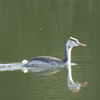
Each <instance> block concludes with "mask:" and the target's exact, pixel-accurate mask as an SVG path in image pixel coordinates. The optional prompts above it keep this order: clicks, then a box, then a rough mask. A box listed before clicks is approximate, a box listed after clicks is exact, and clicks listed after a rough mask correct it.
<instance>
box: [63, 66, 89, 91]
mask: <svg viewBox="0 0 100 100" xmlns="http://www.w3.org/2000/svg"><path fill="white" fill-rule="evenodd" d="M64 70H65V75H66V79H67V86H68V88H69V90H70V91H71V92H79V90H80V89H81V87H84V86H87V84H88V83H87V82H81V83H80V82H74V81H73V78H72V71H71V65H70V64H68V65H67V66H66V67H65V68H64Z"/></svg>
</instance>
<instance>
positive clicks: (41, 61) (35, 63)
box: [21, 37, 86, 67]
mask: <svg viewBox="0 0 100 100" xmlns="http://www.w3.org/2000/svg"><path fill="white" fill-rule="evenodd" d="M74 46H86V45H85V44H82V43H80V42H79V41H78V40H77V39H75V38H73V37H70V38H69V39H68V40H67V42H66V45H65V58H64V60H60V59H58V58H55V57H50V56H38V57H34V58H32V59H30V60H28V61H27V60H23V61H22V62H21V63H22V65H23V66H26V67H42V66H43V67H45V66H46V67H52V66H60V67H63V66H64V65H67V64H69V63H71V50H72V48H73V47H74Z"/></svg>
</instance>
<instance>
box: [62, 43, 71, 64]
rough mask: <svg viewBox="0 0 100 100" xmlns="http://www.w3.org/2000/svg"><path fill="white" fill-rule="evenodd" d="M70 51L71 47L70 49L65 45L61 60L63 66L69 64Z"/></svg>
mask: <svg viewBox="0 0 100 100" xmlns="http://www.w3.org/2000/svg"><path fill="white" fill-rule="evenodd" d="M71 50H72V47H70V46H69V45H68V44H66V47H65V58H64V60H63V62H64V63H65V65H67V64H70V63H71Z"/></svg>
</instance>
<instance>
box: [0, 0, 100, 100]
mask: <svg viewBox="0 0 100 100" xmlns="http://www.w3.org/2000/svg"><path fill="white" fill-rule="evenodd" d="M99 32H100V1H99V0H83V1H82V0H0V63H14V62H21V61H22V60H23V59H30V58H32V57H35V56H42V55H44V56H46V55H48V56H54V57H57V58H60V59H63V55H64V45H65V42H66V40H67V39H68V38H69V37H70V36H73V37H75V38H77V39H78V40H79V41H80V42H82V43H85V44H87V47H76V48H74V49H73V51H72V62H74V63H77V65H76V66H73V67H72V71H73V79H74V80H75V81H79V82H84V81H87V82H88V86H87V87H83V88H82V89H81V90H80V92H78V93H71V92H70V91H69V89H68V87H67V85H66V78H65V73H64V71H63V70H61V71H60V72H58V73H56V74H52V75H48V76H36V75H34V74H32V73H27V74H24V73H23V72H22V71H18V70H17V71H1V72H0V100H66V99H67V100H100V93H99V91H100V89H99V85H100V79H99V76H100V62H99V61H100V38H99V37H100V33H99Z"/></svg>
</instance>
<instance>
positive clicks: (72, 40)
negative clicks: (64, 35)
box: [67, 37, 86, 48]
mask: <svg viewBox="0 0 100 100" xmlns="http://www.w3.org/2000/svg"><path fill="white" fill-rule="evenodd" d="M67 45H68V47H70V48H71V47H73V46H86V45H85V44H83V43H80V42H79V41H78V40H77V39H75V38H73V37H70V38H69V39H68V41H67Z"/></svg>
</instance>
